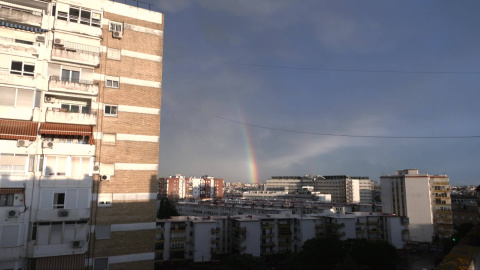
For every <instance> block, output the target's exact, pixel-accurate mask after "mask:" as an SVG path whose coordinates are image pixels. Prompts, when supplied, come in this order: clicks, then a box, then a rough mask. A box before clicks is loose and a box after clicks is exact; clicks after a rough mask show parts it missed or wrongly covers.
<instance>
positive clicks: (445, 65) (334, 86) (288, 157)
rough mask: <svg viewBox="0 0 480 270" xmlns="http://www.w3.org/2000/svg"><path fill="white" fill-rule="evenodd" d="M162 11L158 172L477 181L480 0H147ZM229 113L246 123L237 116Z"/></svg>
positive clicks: (263, 177)
mask: <svg viewBox="0 0 480 270" xmlns="http://www.w3.org/2000/svg"><path fill="white" fill-rule="evenodd" d="M151 3H153V4H154V5H155V8H156V9H158V10H160V11H161V12H164V13H165V16H166V18H168V19H169V21H168V23H167V24H166V25H165V35H166V36H167V37H168V38H166V39H165V55H164V58H163V61H164V63H165V65H164V67H165V68H164V75H165V76H164V81H163V84H162V86H163V89H164V91H163V106H162V119H163V121H162V126H161V134H162V135H161V138H160V148H161V150H160V165H159V166H160V169H159V172H160V175H163V176H166V175H173V174H175V173H182V174H185V175H197V176H198V175H203V174H208V175H214V176H218V177H223V178H225V179H232V180H233V179H235V180H237V179H238V180H240V181H245V182H250V183H252V182H258V181H260V182H264V181H265V180H266V179H268V177H270V176H272V175H303V174H306V173H309V174H321V175H334V174H348V175H367V176H369V177H371V179H373V180H378V179H379V177H380V175H382V174H394V173H395V172H396V170H402V169H410V168H416V169H420V170H425V171H427V172H428V173H430V174H447V175H448V176H449V177H450V179H451V183H452V185H467V184H471V185H473V184H475V183H478V177H477V172H476V166H477V165H476V164H478V162H479V161H480V157H479V156H478V155H477V154H476V151H475V149H477V148H478V146H479V144H480V142H479V140H478V138H470V139H388V138H347V137H332V136H319V135H316V134H305V133H294V132H285V131H278V130H274V129H281V130H290V131H297V132H307V133H332V134H347V135H348V134H350V135H361V136H365V135H367V136H368V135H376V136H400V137H402V136H472V135H473V136H476V135H479V134H480V128H479V127H478V126H477V125H474V124H473V123H475V120H476V119H478V117H479V112H478V111H477V110H476V106H475V105H476V99H477V98H478V97H479V94H478V92H477V91H476V89H475V88H476V85H478V65H477V63H478V60H480V59H479V58H480V54H479V53H478V50H477V48H478V46H479V45H480V37H479V36H478V35H476V32H475V29H477V28H478V27H480V18H478V16H476V14H478V11H479V9H480V3H476V2H468V3H462V5H459V4H458V3H453V2H450V3H449V2H442V3H439V2H425V3H422V4H421V5H420V4H418V2H413V1H402V2H396V3H386V2H381V1H372V2H368V4H366V3H359V2H354V1H336V2H305V4H303V5H298V3H295V2H294V1H262V2H261V3H258V1H242V2H241V3H237V2H233V1H207V2H205V1H204V2H200V3H197V2H193V1H177V0H176V1H151ZM238 122H243V123H249V124H252V125H257V126H263V127H266V128H260V127H256V126H248V125H244V124H241V123H238Z"/></svg>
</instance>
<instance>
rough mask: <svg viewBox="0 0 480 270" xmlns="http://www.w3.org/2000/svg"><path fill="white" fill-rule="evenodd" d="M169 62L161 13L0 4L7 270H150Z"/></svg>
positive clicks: (0, 230)
mask: <svg viewBox="0 0 480 270" xmlns="http://www.w3.org/2000/svg"><path fill="white" fill-rule="evenodd" d="M139 40H141V41H142V42H139ZM162 54H163V14H161V13H158V12H154V11H150V10H146V9H142V8H137V7H133V6H129V5H125V4H121V3H116V2H113V1H108V0H82V1H75V0H0V269H15V270H17V269H37V270H42V269H46V270H49V269H82V270H83V269H86V268H90V269H95V270H96V269H110V270H113V269H119V268H131V269H142V268H143V269H145V268H147V269H148V268H153V265H154V255H155V253H154V239H151V240H150V238H151V235H153V233H154V231H155V218H156V217H155V207H156V190H155V189H154V188H152V187H153V185H152V184H151V183H152V179H154V180H153V181H155V179H157V170H158V151H159V150H158V149H159V147H158V138H159V132H160V131H159V129H160V103H161V76H162V75H161V68H162ZM139 66H140V67H141V70H142V72H138V69H139V68H138V67H139ZM139 93H142V94H139ZM132 97H134V98H132ZM143 122H145V123H149V124H148V125H139V124H138V123H143ZM132 149H134V150H135V151H132ZM137 149H140V150H138V151H137ZM139 238H142V239H147V240H145V241H142V242H141V243H139V242H138V239H139ZM125 247H127V248H125Z"/></svg>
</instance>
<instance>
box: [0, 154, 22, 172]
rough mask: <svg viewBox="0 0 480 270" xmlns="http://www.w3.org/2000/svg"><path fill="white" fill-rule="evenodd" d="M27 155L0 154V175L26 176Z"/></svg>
mask: <svg viewBox="0 0 480 270" xmlns="http://www.w3.org/2000/svg"><path fill="white" fill-rule="evenodd" d="M27 165H28V155H21V154H0V175H22V174H26V168H28V166H27Z"/></svg>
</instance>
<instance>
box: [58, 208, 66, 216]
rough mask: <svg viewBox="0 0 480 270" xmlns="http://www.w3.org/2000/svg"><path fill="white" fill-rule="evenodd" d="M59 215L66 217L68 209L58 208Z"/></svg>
mask: <svg viewBox="0 0 480 270" xmlns="http://www.w3.org/2000/svg"><path fill="white" fill-rule="evenodd" d="M58 216H59V217H68V210H58Z"/></svg>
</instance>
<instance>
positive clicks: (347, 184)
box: [315, 175, 374, 203]
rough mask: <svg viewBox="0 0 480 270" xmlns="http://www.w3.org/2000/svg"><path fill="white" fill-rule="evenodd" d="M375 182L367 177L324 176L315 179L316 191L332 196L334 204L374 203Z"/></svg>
mask: <svg viewBox="0 0 480 270" xmlns="http://www.w3.org/2000/svg"><path fill="white" fill-rule="evenodd" d="M373 188H374V187H373V180H370V179H369V177H366V176H348V175H323V176H320V175H319V176H317V177H316V178H315V190H316V191H319V192H321V193H325V194H331V195H332V202H338V203H373Z"/></svg>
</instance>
